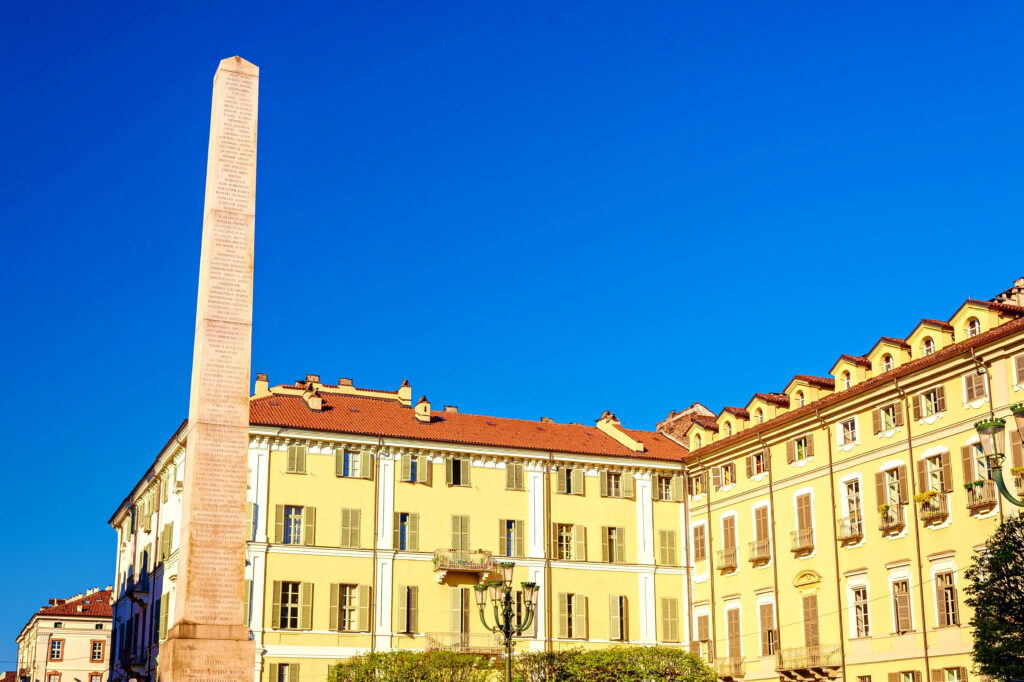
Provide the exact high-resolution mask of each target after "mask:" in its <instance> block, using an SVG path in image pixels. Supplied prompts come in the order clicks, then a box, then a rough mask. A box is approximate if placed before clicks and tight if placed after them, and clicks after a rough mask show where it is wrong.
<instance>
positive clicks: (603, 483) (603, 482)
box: [601, 471, 608, 497]
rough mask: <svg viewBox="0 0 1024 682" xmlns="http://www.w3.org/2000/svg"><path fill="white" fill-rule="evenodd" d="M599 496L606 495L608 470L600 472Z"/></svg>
mask: <svg viewBox="0 0 1024 682" xmlns="http://www.w3.org/2000/svg"><path fill="white" fill-rule="evenodd" d="M601 497H608V472H607V471H602V472H601Z"/></svg>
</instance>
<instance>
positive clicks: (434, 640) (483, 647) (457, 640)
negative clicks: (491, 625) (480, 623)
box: [427, 632, 501, 656]
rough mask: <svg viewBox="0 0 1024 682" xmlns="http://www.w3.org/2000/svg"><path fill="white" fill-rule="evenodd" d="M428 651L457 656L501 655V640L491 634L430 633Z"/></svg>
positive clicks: (428, 635) (428, 634)
mask: <svg viewBox="0 0 1024 682" xmlns="http://www.w3.org/2000/svg"><path fill="white" fill-rule="evenodd" d="M427 651H448V652H450V653H455V654H481V655H484V656H498V655H500V654H501V640H500V639H498V635H493V634H490V633H476V632H473V633H469V632H428V633H427Z"/></svg>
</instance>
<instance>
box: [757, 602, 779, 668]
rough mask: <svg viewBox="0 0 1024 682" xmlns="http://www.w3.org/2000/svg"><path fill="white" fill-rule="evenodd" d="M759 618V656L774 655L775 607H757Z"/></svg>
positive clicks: (769, 605)
mask: <svg viewBox="0 0 1024 682" xmlns="http://www.w3.org/2000/svg"><path fill="white" fill-rule="evenodd" d="M758 612H759V614H760V616H761V655H762V656H772V655H774V654H775V605H774V604H761V605H760V606H759V607H758Z"/></svg>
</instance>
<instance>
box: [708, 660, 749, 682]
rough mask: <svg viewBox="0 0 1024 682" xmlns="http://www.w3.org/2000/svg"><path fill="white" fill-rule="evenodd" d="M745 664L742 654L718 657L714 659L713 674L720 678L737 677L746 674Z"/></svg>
mask: <svg viewBox="0 0 1024 682" xmlns="http://www.w3.org/2000/svg"><path fill="white" fill-rule="evenodd" d="M746 671H747V669H746V666H745V665H744V664H743V657H742V656H730V657H728V658H719V659H718V660H717V661H715V674H716V675H718V676H719V677H720V678H730V677H731V678H738V677H743V676H744V675H745V674H746Z"/></svg>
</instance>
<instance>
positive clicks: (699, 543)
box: [693, 526, 707, 561]
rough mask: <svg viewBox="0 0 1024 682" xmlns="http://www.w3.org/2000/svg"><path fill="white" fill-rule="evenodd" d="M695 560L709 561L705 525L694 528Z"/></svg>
mask: <svg viewBox="0 0 1024 682" xmlns="http://www.w3.org/2000/svg"><path fill="white" fill-rule="evenodd" d="M693 560H694V561H707V544H706V543H705V541H704V526H694V528H693Z"/></svg>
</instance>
